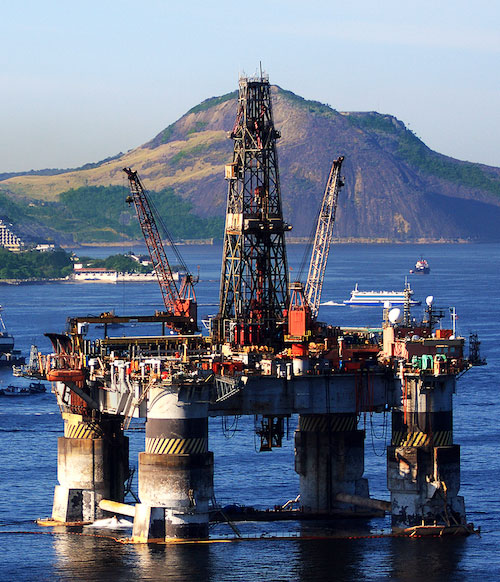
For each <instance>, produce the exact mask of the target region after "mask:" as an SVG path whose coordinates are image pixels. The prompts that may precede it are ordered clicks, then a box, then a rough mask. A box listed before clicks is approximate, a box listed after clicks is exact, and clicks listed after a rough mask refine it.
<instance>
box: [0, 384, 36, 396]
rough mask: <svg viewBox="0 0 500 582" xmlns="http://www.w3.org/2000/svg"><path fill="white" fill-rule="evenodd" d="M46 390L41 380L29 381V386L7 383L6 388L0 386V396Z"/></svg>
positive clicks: (27, 394)
mask: <svg viewBox="0 0 500 582" xmlns="http://www.w3.org/2000/svg"><path fill="white" fill-rule="evenodd" d="M46 391H47V389H46V388H45V386H44V385H43V384H42V383H41V382H31V383H30V384H29V386H14V385H12V384H11V385H9V386H7V388H0V396H31V395H33V394H44V393H45V392H46Z"/></svg>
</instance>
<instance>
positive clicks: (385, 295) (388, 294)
mask: <svg viewBox="0 0 500 582" xmlns="http://www.w3.org/2000/svg"><path fill="white" fill-rule="evenodd" d="M406 293H408V294H409V297H410V305H420V303H421V302H420V301H416V300H414V299H411V296H412V295H413V291H412V289H410V286H409V285H408V287H407V288H406V290H403V291H360V290H359V289H358V284H357V283H356V286H355V287H354V289H353V290H352V291H351V297H350V298H349V299H345V300H344V303H345V304H346V305H384V303H386V302H388V303H390V304H391V305H404V302H405V295H406Z"/></svg>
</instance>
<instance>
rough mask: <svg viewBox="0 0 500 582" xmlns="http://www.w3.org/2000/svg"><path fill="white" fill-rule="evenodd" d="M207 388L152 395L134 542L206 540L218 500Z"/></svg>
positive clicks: (141, 458) (160, 390) (184, 388)
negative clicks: (211, 504)
mask: <svg viewBox="0 0 500 582" xmlns="http://www.w3.org/2000/svg"><path fill="white" fill-rule="evenodd" d="M208 399H209V394H208V387H207V386H206V385H200V386H198V387H193V386H192V385H188V386H180V387H172V388H169V389H165V388H153V389H151V390H150V391H149V410H148V419H147V421H146V451H145V452H143V453H140V454H139V498H140V500H141V503H140V504H138V505H137V506H136V513H135V519H134V530H133V538H134V540H135V541H137V542H148V541H153V540H164V539H166V538H188V539H189V538H206V537H208V526H209V501H210V500H211V499H212V497H213V454H212V453H210V452H209V451H208Z"/></svg>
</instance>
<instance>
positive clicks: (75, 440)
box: [52, 412, 129, 522]
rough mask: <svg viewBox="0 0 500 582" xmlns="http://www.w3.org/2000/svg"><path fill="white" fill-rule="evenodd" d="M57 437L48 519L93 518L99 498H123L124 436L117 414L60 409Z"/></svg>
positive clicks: (96, 516) (126, 472)
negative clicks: (84, 413)
mask: <svg viewBox="0 0 500 582" xmlns="http://www.w3.org/2000/svg"><path fill="white" fill-rule="evenodd" d="M62 416H63V419H64V437H60V438H59V439H58V450H57V478H58V481H59V485H56V488H55V492H54V505H53V509H52V519H53V520H55V521H60V522H82V521H83V522H85V521H94V520H96V519H99V518H101V517H103V512H102V510H101V509H99V502H100V501H101V499H111V500H113V501H119V502H123V498H124V483H125V481H126V480H127V478H128V476H129V468H128V437H125V436H124V435H123V428H122V418H121V417H116V416H113V417H102V416H100V417H99V418H97V417H96V418H95V419H92V418H88V417H84V416H82V415H81V414H71V413H68V412H63V415H62Z"/></svg>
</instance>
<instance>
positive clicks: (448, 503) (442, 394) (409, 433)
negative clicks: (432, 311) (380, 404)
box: [387, 374, 465, 529]
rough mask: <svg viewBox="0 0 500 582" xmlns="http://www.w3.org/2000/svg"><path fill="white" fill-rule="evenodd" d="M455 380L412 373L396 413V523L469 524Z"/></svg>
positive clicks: (390, 462) (391, 483) (390, 474)
mask: <svg viewBox="0 0 500 582" xmlns="http://www.w3.org/2000/svg"><path fill="white" fill-rule="evenodd" d="M455 382H456V379H455V376H452V375H438V376H433V375H430V374H429V375H426V376H420V375H418V374H408V375H406V376H404V378H403V381H402V386H401V390H402V405H401V406H400V407H398V408H397V409H395V410H394V411H393V414H392V442H391V446H389V447H388V448H387V483H388V488H389V490H390V492H391V503H392V525H393V527H394V528H395V529H399V528H404V527H411V526H414V525H422V524H425V525H432V524H434V523H436V524H438V525H457V524H462V523H465V506H464V499H463V497H462V496H459V495H458V492H459V489H460V447H459V446H458V445H455V444H453V413H452V395H453V393H454V392H455Z"/></svg>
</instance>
